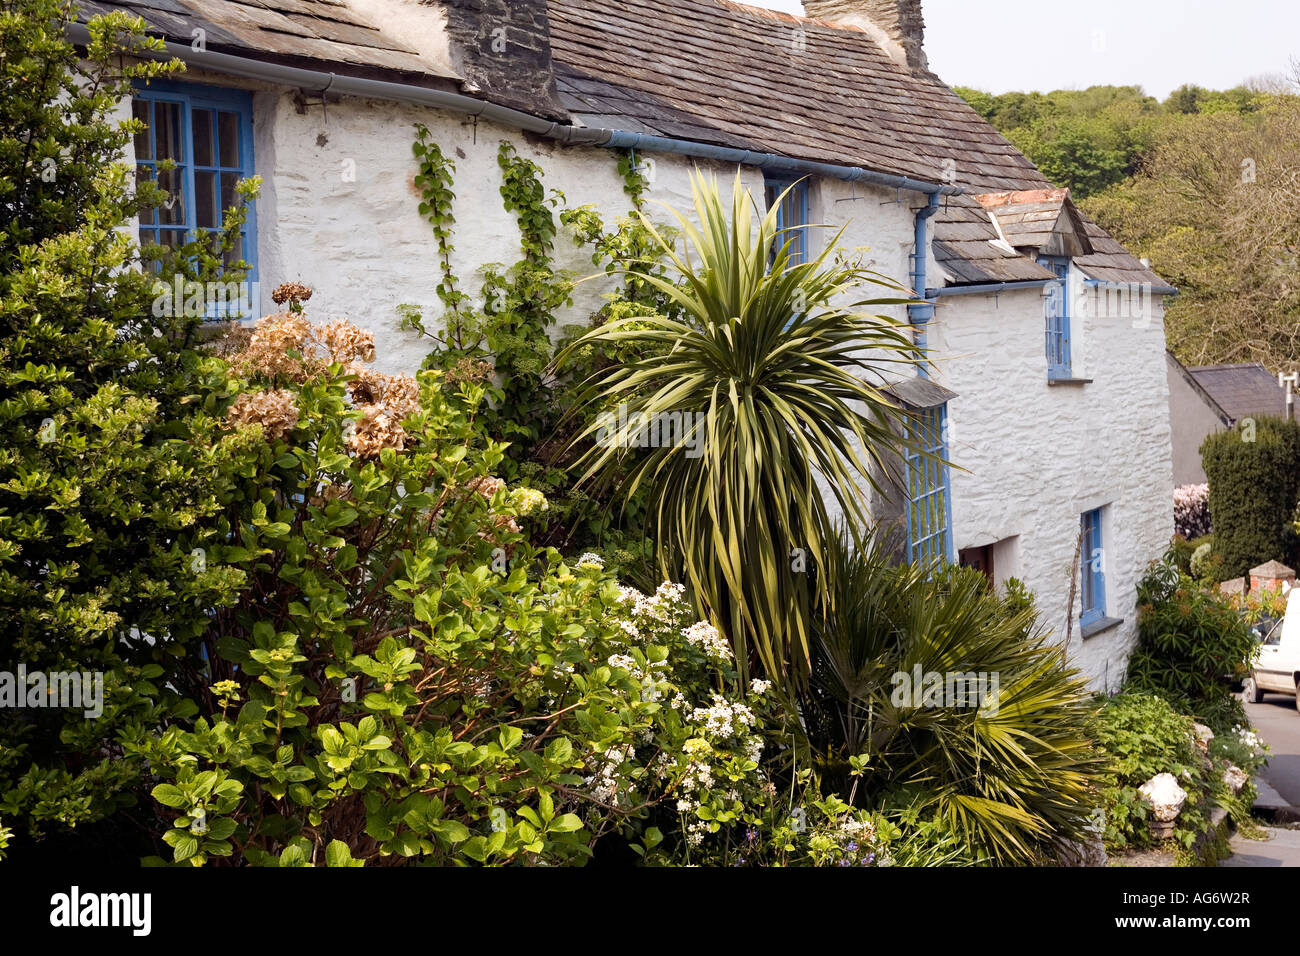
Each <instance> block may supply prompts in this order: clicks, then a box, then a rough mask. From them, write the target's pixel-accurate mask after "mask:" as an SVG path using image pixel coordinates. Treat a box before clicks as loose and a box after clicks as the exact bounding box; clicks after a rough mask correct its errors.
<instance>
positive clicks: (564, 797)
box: [131, 302, 824, 865]
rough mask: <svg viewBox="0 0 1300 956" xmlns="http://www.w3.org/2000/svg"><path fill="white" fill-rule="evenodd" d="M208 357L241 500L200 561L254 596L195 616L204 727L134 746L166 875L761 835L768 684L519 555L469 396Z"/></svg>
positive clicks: (313, 350) (699, 848) (552, 852)
mask: <svg viewBox="0 0 1300 956" xmlns="http://www.w3.org/2000/svg"><path fill="white" fill-rule="evenodd" d="M295 305H297V303H296V302H295ZM223 349H224V351H225V352H226V353H227V355H228V358H229V362H230V369H231V372H232V376H233V377H232V378H231V379H230V381H229V385H228V389H227V395H228V399H229V403H228V408H227V411H226V421H227V423H228V431H227V433H226V435H225V437H224V438H223V439H222V442H221V444H222V446H223V454H224V455H226V456H228V457H230V458H231V459H233V460H234V462H235V465H234V471H235V472H236V473H238V474H240V475H241V476H242V479H243V480H242V484H241V485H240V490H239V494H237V495H234V496H232V497H231V499H230V500H229V501H228V502H227V504H226V510H225V513H224V515H223V521H224V524H222V525H221V528H222V529H223V534H221V535H219V536H218V540H220V541H221V542H223V543H221V544H214V545H213V546H212V547H211V549H210V552H209V554H208V556H207V557H208V558H209V559H210V560H212V561H214V562H219V563H222V564H224V565H229V566H232V567H234V568H237V569H239V570H240V571H242V572H243V574H244V575H245V576H246V578H247V581H248V588H247V590H246V591H245V599H244V600H242V601H241V602H240V603H239V604H238V606H235V607H229V608H220V609H216V610H214V611H213V613H212V623H211V627H210V628H209V631H208V633H207V634H206V635H205V638H204V640H205V644H206V647H207V651H208V653H207V660H208V662H209V664H208V669H207V672H206V673H205V675H204V676H205V677H206V680H207V687H208V691H207V694H206V695H205V696H204V697H203V699H201V700H200V701H198V702H197V704H198V709H199V711H200V714H199V716H198V718H197V719H196V720H194V721H193V722H192V723H189V724H183V723H180V722H174V723H173V724H172V725H171V726H169V727H167V728H166V729H165V730H164V731H163V732H162V733H160V734H157V735H154V736H153V737H150V738H143V737H140V738H136V739H135V740H133V741H132V743H131V747H132V749H133V752H134V753H135V754H136V755H138V756H146V757H147V758H148V759H149V761H150V764H151V766H152V768H153V772H154V773H155V774H156V776H157V782H156V785H155V786H154V788H153V796H154V799H155V801H156V802H157V804H158V805H159V808H160V812H161V813H163V814H164V815H165V817H166V819H167V823H168V824H169V829H168V830H167V831H166V833H165V835H164V836H163V840H164V841H165V842H166V843H167V844H168V845H169V846H170V847H171V853H170V856H171V858H172V859H173V860H174V861H176V862H184V863H189V864H194V865H199V864H204V863H208V862H210V861H214V860H223V861H228V862H234V863H252V864H269V865H275V864H278V865H298V864H304V863H313V862H324V863H331V864H346V863H353V862H364V863H379V864H383V863H393V862H400V861H401V860H403V859H406V858H419V859H423V860H428V861H431V862H477V863H492V864H499V863H510V862H551V863H561V862H575V861H581V860H583V859H585V858H587V857H589V856H590V855H591V854H592V853H593V852H596V851H597V849H598V847H599V846H600V845H601V843H600V841H602V840H603V839H604V840H607V842H608V841H612V844H613V845H615V846H622V847H631V848H632V849H633V850H634V851H635V852H636V853H638V854H641V855H643V856H648V857H650V858H651V859H660V860H665V861H666V860H674V859H678V858H685V857H687V856H691V857H693V858H695V859H699V860H711V859H715V858H718V857H719V853H720V852H722V851H719V850H717V849H716V847H717V845H719V844H726V842H727V841H728V840H730V839H731V838H732V836H733V835H734V831H736V830H737V828H739V827H743V826H744V825H747V824H748V825H753V824H755V823H756V822H759V816H758V811H757V810H756V809H755V808H757V807H764V806H767V805H769V804H771V803H772V802H773V797H774V795H775V788H774V787H773V786H772V784H771V783H770V782H769V781H768V780H767V779H766V777H765V776H764V774H763V772H762V771H761V770H760V760H761V758H762V755H763V748H764V742H763V738H762V734H761V728H762V726H763V723H764V720H765V718H766V716H767V712H768V709H769V705H768V704H767V702H766V700H765V697H764V692H765V691H766V690H767V688H766V685H764V684H763V682H761V681H756V682H753V684H752V685H750V686H749V687H745V688H741V687H740V685H739V683H738V678H737V675H736V672H735V670H734V666H733V664H734V662H733V661H732V660H731V650H730V647H729V646H728V645H727V643H726V642H725V641H724V640H722V639H721V638H720V636H719V635H718V633H717V631H716V629H715V628H713V627H712V626H711V625H709V624H707V623H702V622H697V621H695V620H694V619H693V617H692V615H691V613H690V605H689V603H688V602H687V601H686V600H685V597H684V593H683V591H684V589H683V588H682V587H681V586H680V585H675V584H667V583H666V584H664V585H662V586H660V587H659V588H658V589H657V590H656V591H655V592H654V593H652V594H645V593H642V592H640V591H637V590H635V589H633V588H629V587H624V586H621V585H619V584H618V582H617V581H615V580H614V579H613V578H612V577H611V576H610V575H608V574H607V573H606V572H605V571H604V569H603V568H602V566H601V565H602V562H601V561H600V559H599V558H598V557H596V556H594V555H584V556H583V557H581V558H580V559H579V560H578V561H577V562H576V565H575V566H572V567H571V566H570V565H569V564H567V563H565V562H564V561H563V560H561V558H560V556H559V554H558V553H557V552H555V551H544V552H542V551H537V550H535V549H533V548H532V547H531V545H530V544H529V543H528V541H527V539H526V537H525V536H524V535H523V534H522V532H521V528H520V524H519V520H520V519H522V518H523V517H525V516H526V515H527V514H529V513H532V512H538V511H541V510H544V509H545V507H546V501H545V498H544V496H542V495H541V494H540V493H539V492H537V491H536V490H534V489H528V488H514V489H511V488H508V487H507V486H506V485H505V483H504V482H503V481H502V480H501V479H499V478H497V477H496V476H494V475H493V474H492V470H493V468H494V467H495V466H496V465H497V464H498V463H499V462H500V460H501V455H502V446H501V445H500V444H498V443H495V442H492V441H491V440H487V439H485V438H484V436H482V435H481V434H479V433H478V431H477V430H476V420H475V419H476V413H477V410H478V409H479V408H480V407H481V406H482V404H483V402H484V401H485V398H486V391H485V389H484V388H483V386H481V385H478V384H474V383H472V382H468V381H463V382H461V384H460V386H459V389H458V390H457V391H455V392H454V393H450V392H449V390H447V389H446V388H445V387H444V383H443V380H442V374H441V373H438V372H432V371H430V372H424V373H421V376H420V380H419V382H418V383H416V384H415V385H414V388H415V390H416V394H417V395H418V400H417V399H416V398H413V397H412V384H411V383H410V382H409V381H407V380H404V379H403V378H402V377H400V376H391V377H388V376H379V375H377V374H376V373H374V372H372V371H370V370H368V369H367V368H366V367H365V366H364V365H362V364H361V363H363V362H364V361H365V360H366V359H368V358H371V357H373V346H372V344H371V343H370V340H369V337H368V335H366V334H364V333H361V332H360V331H359V330H356V329H355V328H353V327H349V326H347V325H346V324H340V323H334V324H332V325H330V326H325V327H319V326H314V325H312V324H311V323H310V322H309V321H308V320H307V319H306V317H305V315H304V314H303V313H302V312H301V311H298V310H297V309H293V310H291V311H290V312H287V313H281V314H278V315H275V316H271V317H268V318H267V319H264V320H262V322H260V323H259V324H258V325H257V326H256V327H255V328H254V329H253V330H251V332H249V333H245V334H242V335H238V338H237V340H236V341H235V342H234V343H226V344H225V345H224V346H223ZM281 351H283V353H284V354H283V355H281V354H280V353H281ZM381 419H382V420H384V421H385V426H384V427H385V429H386V430H385V431H384V433H383V434H382V435H381V436H378V437H376V438H375V440H373V441H372V440H370V438H368V437H366V433H363V432H362V431H361V428H360V423H363V422H365V421H367V420H375V421H379V420H381ZM660 821H662V822H663V824H664V829H666V830H668V833H667V835H665V833H664V829H659V828H658V827H656V826H655V825H654V824H655V823H656V822H660ZM722 855H724V856H725V853H724V852H722ZM823 855H824V854H823Z"/></svg>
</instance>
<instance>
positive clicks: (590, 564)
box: [578, 551, 605, 569]
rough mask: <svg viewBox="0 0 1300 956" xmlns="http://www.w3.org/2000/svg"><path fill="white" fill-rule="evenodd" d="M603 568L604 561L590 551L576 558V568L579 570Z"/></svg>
mask: <svg viewBox="0 0 1300 956" xmlns="http://www.w3.org/2000/svg"><path fill="white" fill-rule="evenodd" d="M604 566H605V559H604V558H602V557H601V556H600V555H598V554H595V553H593V552H591V551H584V552H583V553H582V555H581V556H580V557H579V558H578V567H580V568H582V567H587V568H597V569H599V568H603V567H604Z"/></svg>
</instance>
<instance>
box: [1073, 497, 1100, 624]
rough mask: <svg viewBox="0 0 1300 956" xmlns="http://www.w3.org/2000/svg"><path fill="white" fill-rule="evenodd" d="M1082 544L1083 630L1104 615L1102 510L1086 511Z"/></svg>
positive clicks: (1081, 621) (1080, 620) (1083, 518)
mask: <svg viewBox="0 0 1300 956" xmlns="http://www.w3.org/2000/svg"><path fill="white" fill-rule="evenodd" d="M1080 530H1081V531H1082V534H1083V545H1082V547H1081V548H1080V554H1081V555H1082V557H1083V560H1082V562H1081V563H1082V565H1083V567H1082V576H1083V581H1082V585H1083V587H1082V592H1081V593H1082V596H1083V613H1082V616H1081V617H1080V619H1079V623H1080V624H1081V625H1082V626H1083V627H1087V626H1088V625H1089V624H1096V623H1097V622H1098V621H1100V620H1102V619H1103V618H1104V617H1105V616H1106V562H1105V559H1104V556H1105V550H1104V549H1103V546H1102V540H1101V509H1100V508H1097V509H1095V510H1093V511H1085V512H1084V513H1083V516H1082V518H1081V528H1080Z"/></svg>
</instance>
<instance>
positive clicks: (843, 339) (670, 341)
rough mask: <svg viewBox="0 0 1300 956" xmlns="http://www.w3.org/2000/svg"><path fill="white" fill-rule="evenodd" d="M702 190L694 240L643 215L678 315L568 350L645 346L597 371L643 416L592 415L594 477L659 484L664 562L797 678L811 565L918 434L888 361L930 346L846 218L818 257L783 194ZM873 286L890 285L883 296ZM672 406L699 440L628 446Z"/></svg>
mask: <svg viewBox="0 0 1300 956" xmlns="http://www.w3.org/2000/svg"><path fill="white" fill-rule="evenodd" d="M692 189H693V194H694V207H695V216H696V220H695V221H694V222H693V221H691V220H690V219H689V218H688V217H686V216H684V215H682V214H681V213H679V212H676V211H673V215H674V216H675V217H676V219H677V220H678V223H679V225H680V233H681V236H682V237H683V238H684V240H685V242H684V244H685V249H684V250H683V251H681V252H680V253H679V251H678V250H677V249H676V248H675V247H674V245H673V243H672V242H671V241H670V240H669V239H668V238H666V237H665V236H664V234H663V232H662V231H661V230H660V229H659V228H658V227H656V226H655V225H654V224H653V223H651V222H650V221H649V220H648V219H645V217H642V221H643V222H644V224H645V226H646V228H647V229H649V230H650V233H651V234H652V235H653V237H654V239H655V241H656V242H657V243H658V246H659V249H660V251H661V254H662V256H663V257H664V262H665V263H666V265H667V274H666V277H665V278H659V277H657V276H656V275H652V274H648V275H641V279H642V281H645V282H648V283H650V284H651V285H653V286H655V287H656V288H657V289H658V290H659V291H660V292H662V293H663V294H664V296H666V297H667V299H668V301H670V302H671V303H672V306H673V309H672V315H670V316H666V315H662V314H647V315H636V316H629V317H625V318H622V319H619V320H617V321H613V322H610V323H608V324H606V325H604V326H601V327H599V328H596V329H594V330H592V331H591V332H589V333H587V334H586V335H585V336H583V337H582V338H581V339H579V340H578V341H577V342H575V343H574V344H573V345H572V346H570V348H569V349H568V350H566V351H565V352H564V353H562V354H561V355H560V357H559V359H558V362H559V363H560V364H562V363H563V362H564V361H565V360H566V358H567V356H568V355H569V354H570V353H571V352H572V351H573V350H575V349H578V348H582V347H583V346H585V345H589V344H591V343H593V342H601V343H605V344H606V345H615V346H622V347H624V354H629V355H633V356H635V358H633V359H632V360H630V361H628V362H626V363H624V364H622V365H618V366H615V367H613V368H610V369H607V370H605V371H603V372H602V373H600V374H599V375H598V376H596V377H595V378H594V380H593V381H591V382H590V383H589V390H588V391H587V392H586V393H585V395H586V400H587V401H591V402H595V403H598V404H599V405H600V406H601V407H604V408H612V407H614V406H625V407H626V413H627V416H626V421H628V422H630V423H632V424H630V425H627V426H622V425H620V427H619V428H618V430H617V431H616V433H615V434H613V435H611V434H610V426H609V421H608V419H604V420H602V419H599V418H598V419H596V420H595V421H594V422H593V423H592V424H591V426H590V427H589V428H588V429H587V430H586V431H585V433H584V434H583V435H582V436H581V437H582V438H583V439H586V440H591V439H593V438H594V439H596V441H595V444H594V446H593V447H592V448H591V449H590V451H589V452H588V454H587V455H586V456H585V458H584V459H583V460H582V461H581V466H583V467H585V469H586V470H585V474H583V476H582V478H581V479H580V481H582V482H585V481H588V480H590V479H591V478H593V477H594V476H597V475H600V474H614V473H617V474H618V475H619V481H620V484H621V493H622V495H623V496H624V497H625V498H626V497H631V496H632V495H635V494H636V493H637V491H638V489H640V488H642V487H643V486H644V487H646V488H647V489H648V499H649V505H648V515H649V523H650V525H651V530H652V533H653V534H654V535H655V537H656V540H657V542H658V549H659V551H658V553H659V562H660V565H661V570H662V571H663V572H664V573H665V574H669V575H677V574H681V575H682V576H683V578H682V579H684V580H685V582H686V583H688V584H689V586H690V588H691V590H692V591H693V593H694V595H695V597H696V600H697V602H698V603H699V604H700V606H701V607H700V610H701V612H702V613H704V614H707V615H709V616H710V617H711V618H712V619H713V621H714V622H715V623H716V624H717V626H718V627H719V628H720V629H721V630H722V631H723V632H724V633H725V634H726V635H727V636H728V638H729V639H730V640H731V642H732V645H733V647H734V649H735V653H736V659H737V662H738V663H739V665H740V668H741V671H742V674H746V673H747V671H746V668H747V667H748V666H749V665H750V664H753V663H757V664H758V665H759V666H760V667H761V669H762V671H763V672H765V673H766V674H767V675H768V676H769V677H770V678H772V679H774V680H776V681H778V682H780V683H782V684H785V685H787V686H799V685H800V684H802V683H803V681H804V680H806V677H807V673H808V666H809V664H808V647H809V620H810V608H811V606H812V601H811V596H812V593H813V587H814V584H813V582H815V581H819V580H821V578H820V576H818V575H816V574H814V573H812V572H814V571H815V570H816V568H818V567H820V566H821V564H822V561H823V553H822V552H823V542H824V541H825V540H826V538H827V536H828V535H830V534H833V533H834V529H833V527H832V522H833V520H834V518H835V514H834V513H835V512H839V513H840V514H842V515H844V516H845V517H847V519H848V520H849V521H850V523H851V524H852V525H853V526H854V527H857V528H864V527H866V524H867V520H868V519H867V511H866V504H867V502H866V489H867V488H868V487H873V486H874V487H879V486H880V485H879V482H878V479H877V473H878V470H879V469H881V468H883V465H884V458H885V455H886V453H897V452H898V451H899V450H900V449H901V447H902V446H903V445H904V444H905V443H906V442H905V440H904V439H903V438H901V437H900V435H901V434H902V433H903V432H905V431H906V429H903V428H899V427H897V426H898V425H899V419H900V418H901V417H902V416H903V412H902V410H901V409H900V408H899V407H898V406H897V405H896V404H895V403H894V402H893V401H892V400H891V399H890V398H889V397H888V396H887V395H886V394H885V393H884V392H883V391H882V389H883V386H884V384H885V379H884V376H883V375H882V371H883V370H885V369H886V368H887V367H890V366H904V367H911V366H914V365H915V364H916V363H917V361H918V360H919V357H920V356H919V353H918V351H917V349H916V347H915V345H914V344H913V342H912V339H911V336H910V334H909V330H908V328H907V326H906V325H905V324H904V323H901V322H899V321H898V320H895V319H893V318H890V317H888V316H885V315H879V314H875V312H877V311H879V310H880V309H881V308H883V307H886V306H891V305H898V304H904V303H907V302H909V301H912V299H911V298H910V297H909V295H908V293H907V290H905V289H903V288H902V287H901V286H899V285H897V284H896V283H894V282H892V281H891V280H889V279H887V278H885V277H884V276H881V275H879V274H877V273H874V272H870V271H867V270H864V269H861V268H859V267H857V265H856V264H854V263H850V262H849V261H847V259H846V257H845V256H844V254H843V253H842V252H841V251H840V248H839V239H840V236H841V234H842V230H841V233H840V234H836V235H835V237H834V238H833V239H832V241H830V242H829V243H827V244H826V247H825V249H824V250H823V251H822V253H821V254H820V255H819V256H816V257H815V258H810V259H809V261H807V262H798V261H796V258H797V257H796V256H794V255H793V253H792V250H793V247H794V240H795V236H794V235H793V230H791V229H782V228H780V226H779V224H778V219H777V210H778V208H779V207H780V202H779V201H778V202H776V203H773V204H772V208H771V209H770V210H769V211H768V212H767V213H766V214H765V215H762V216H757V217H756V214H755V210H754V203H753V200H752V199H751V198H750V196H749V194H748V192H747V191H746V190H745V188H744V187H743V186H742V184H741V181H740V178H739V176H737V178H736V181H735V184H734V186H733V189H732V196H731V203H730V208H728V207H727V205H726V204H725V203H724V201H723V199H722V197H721V195H720V193H719V189H718V185H717V182H716V180H714V179H712V178H705V177H704V176H703V175H697V176H695V177H694V178H693V182H692ZM697 222H698V225H697V224H696V223H697ZM867 287H875V288H876V289H877V290H888V294H886V295H881V296H877V297H868V296H866V295H864V289H865V288H867ZM674 416H676V418H674ZM621 421H622V419H621V418H620V422H621ZM669 421H679V422H683V423H684V429H683V431H682V432H681V433H680V434H679V436H678V437H680V438H682V439H683V440H680V441H676V442H659V443H658V444H660V446H661V447H651V448H648V449H644V450H641V449H635V450H634V449H630V448H629V447H628V445H629V444H632V443H636V431H637V429H638V427H639V426H641V425H644V424H646V423H655V422H669ZM661 434H662V433H661ZM650 444H655V442H650Z"/></svg>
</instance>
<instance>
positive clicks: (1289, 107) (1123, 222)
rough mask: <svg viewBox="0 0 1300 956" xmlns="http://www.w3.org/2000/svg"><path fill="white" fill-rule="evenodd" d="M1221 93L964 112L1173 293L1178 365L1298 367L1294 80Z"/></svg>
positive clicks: (1085, 97) (1189, 90) (975, 99)
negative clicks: (1145, 263) (1065, 192)
mask: <svg viewBox="0 0 1300 956" xmlns="http://www.w3.org/2000/svg"><path fill="white" fill-rule="evenodd" d="M1293 72H1294V74H1295V75H1294V76H1292V77H1283V76H1276V77H1263V78H1259V79H1256V80H1253V81H1250V82H1248V83H1247V84H1245V85H1243V86H1239V87H1236V88H1234V89H1230V90H1222V91H1216V90H1206V89H1202V88H1200V87H1197V86H1183V87H1181V88H1180V89H1178V90H1175V91H1174V92H1173V93H1172V94H1171V95H1170V96H1169V98H1168V99H1166V100H1164V101H1163V102H1161V101H1160V100H1157V99H1155V98H1154V97H1150V96H1147V95H1145V94H1144V93H1143V92H1142V89H1141V88H1140V87H1136V86H1094V87H1090V88H1088V89H1086V90H1057V91H1055V92H1051V93H1004V94H1001V95H998V96H994V95H992V94H989V93H984V92H981V91H979V90H973V89H967V88H961V87H958V88H957V92H958V93H959V94H961V96H962V97H964V98H965V99H966V101H967V102H969V103H970V105H971V106H972V107H973V108H974V109H975V110H976V111H977V112H979V113H980V114H981V115H982V116H984V117H985V118H986V119H987V120H988V121H989V122H990V123H992V124H993V125H994V126H995V127H997V129H998V130H1000V131H1001V132H1002V134H1003V135H1005V136H1006V137H1007V139H1009V140H1010V141H1011V142H1012V143H1014V144H1015V145H1016V146H1017V147H1018V148H1019V149H1020V150H1021V151H1022V152H1023V153H1025V155H1027V156H1028V157H1029V158H1030V159H1031V160H1033V161H1034V163H1036V164H1037V165H1038V167H1039V168H1040V169H1041V170H1042V171H1043V173H1044V174H1045V175H1046V176H1047V177H1048V178H1049V179H1051V180H1052V181H1053V182H1054V183H1056V184H1057V185H1058V186H1068V187H1070V191H1071V195H1072V196H1073V198H1074V199H1075V200H1076V202H1078V203H1079V204H1080V206H1081V207H1082V208H1083V209H1084V210H1085V211H1086V212H1087V213H1088V215H1090V216H1092V217H1093V218H1094V219H1095V220H1097V222H1098V223H1100V224H1101V225H1102V226H1103V227H1104V228H1105V229H1106V230H1107V231H1109V232H1110V233H1111V234H1112V235H1114V236H1115V237H1116V238H1118V239H1119V240H1120V241H1122V242H1124V243H1125V245H1127V246H1128V247H1129V249H1131V250H1132V251H1133V252H1134V254H1136V255H1138V256H1143V257H1146V258H1149V259H1150V260H1151V265H1152V268H1154V269H1155V271H1156V272H1158V273H1159V274H1160V275H1162V276H1163V277H1164V278H1166V279H1167V280H1169V282H1170V283H1171V284H1172V285H1175V286H1177V287H1178V288H1179V290H1180V294H1179V295H1178V296H1177V297H1176V298H1174V299H1173V300H1172V301H1171V302H1170V303H1169V308H1168V313H1167V316H1166V336H1167V340H1168V344H1169V347H1170V349H1172V350H1173V352H1174V354H1175V355H1177V356H1178V358H1179V359H1180V360H1181V361H1183V362H1184V363H1185V364H1188V365H1208V364H1215V363H1220V362H1248V361H1259V362H1262V363H1263V364H1264V365H1265V366H1266V367H1268V368H1269V369H1270V370H1271V371H1273V372H1278V371H1290V370H1292V369H1294V368H1296V367H1297V366H1300V321H1298V320H1300V69H1296V70H1294V71H1293Z"/></svg>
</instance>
